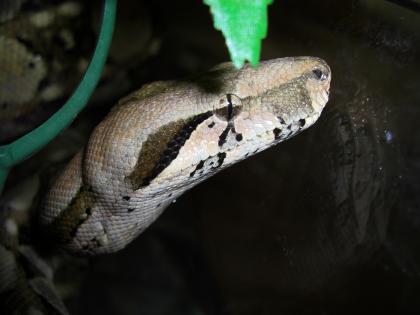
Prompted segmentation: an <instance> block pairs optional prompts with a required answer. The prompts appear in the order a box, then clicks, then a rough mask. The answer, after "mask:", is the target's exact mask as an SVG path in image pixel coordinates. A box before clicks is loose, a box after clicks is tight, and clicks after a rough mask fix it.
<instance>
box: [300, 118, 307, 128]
mask: <svg viewBox="0 0 420 315" xmlns="http://www.w3.org/2000/svg"><path fill="white" fill-rule="evenodd" d="M305 123H306V121H305V119H303V118H302V119H299V126H300V127H303V126H305Z"/></svg>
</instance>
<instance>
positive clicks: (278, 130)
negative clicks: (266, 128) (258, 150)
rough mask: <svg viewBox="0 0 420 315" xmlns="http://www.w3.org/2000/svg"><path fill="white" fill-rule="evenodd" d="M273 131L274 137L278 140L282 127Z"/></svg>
mask: <svg viewBox="0 0 420 315" xmlns="http://www.w3.org/2000/svg"><path fill="white" fill-rule="evenodd" d="M273 133H274V139H276V140H277V139H278V138H280V135H281V129H280V128H274V130H273Z"/></svg>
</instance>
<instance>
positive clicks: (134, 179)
mask: <svg viewBox="0 0 420 315" xmlns="http://www.w3.org/2000/svg"><path fill="white" fill-rule="evenodd" d="M212 115H213V113H212V112H210V111H209V112H206V113H203V114H199V115H196V116H194V117H192V118H190V119H188V120H179V121H176V122H172V123H169V124H167V125H165V126H162V127H161V128H159V129H158V131H157V132H156V133H154V134H152V135H150V136H149V138H148V139H147V140H146V141H145V142H144V143H143V146H142V148H141V151H140V154H139V157H138V159H137V164H136V166H135V168H134V171H133V172H132V173H131V174H130V175H129V176H128V177H127V180H128V181H129V182H130V183H131V185H132V186H133V189H134V190H137V189H139V188H141V187H145V186H147V185H148V184H149V183H150V182H151V181H152V180H153V179H154V178H155V177H157V176H158V175H159V174H160V173H161V172H162V171H163V170H164V169H165V168H167V167H168V166H169V165H170V164H171V162H172V161H173V160H174V159H176V157H177V156H178V153H179V151H180V150H181V148H182V147H183V146H184V144H185V142H186V141H187V140H188V139H189V138H190V136H191V134H192V133H193V132H194V130H195V129H196V128H197V127H198V125H199V124H201V123H202V122H203V121H204V120H206V119H207V118H209V117H211V116H212Z"/></svg>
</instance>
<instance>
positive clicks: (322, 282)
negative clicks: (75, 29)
mask: <svg viewBox="0 0 420 315" xmlns="http://www.w3.org/2000/svg"><path fill="white" fill-rule="evenodd" d="M393 2H394V3H393ZM89 10H90V11H89V12H90V13H89V14H91V15H89V16H90V17H93V18H91V19H90V25H93V26H92V31H91V33H92V36H94V34H95V26H94V25H95V16H96V17H98V16H99V12H100V3H97V5H93V6H92V7H89ZM419 12H420V2H417V1H392V2H391V1H380V0H371V1H368V0H365V1H362V0H359V1H357V0H352V1H349V0H345V1H334V0H317V1H315V0H313V1H312V0H305V1H296V0H276V1H274V3H273V4H272V5H270V6H269V30H268V36H267V38H266V39H265V40H264V41H263V44H262V59H270V58H277V57H285V56H297V55H313V56H318V57H321V58H323V59H324V60H326V61H327V62H328V63H329V65H330V67H331V69H332V87H331V94H330V95H331V98H330V101H329V103H328V104H327V106H326V108H325V110H324V112H323V114H322V116H321V118H320V120H319V121H318V122H317V123H316V124H315V126H313V127H311V128H310V129H309V130H307V131H306V132H304V133H303V134H301V135H299V136H297V137H296V138H293V139H291V140H289V141H287V142H285V143H282V144H280V145H278V146H277V147H275V148H272V149H269V150H267V151H265V152H262V153H260V154H258V155H257V156H255V157H252V158H249V159H247V160H246V161H244V162H241V163H239V164H237V165H235V166H233V167H231V168H229V169H228V170H226V171H224V172H222V173H221V174H218V175H217V176H214V177H213V178H211V179H209V180H208V181H207V182H205V183H203V184H201V185H199V186H198V187H196V188H194V189H192V190H191V191H190V192H188V193H186V194H185V195H184V196H182V198H180V199H179V200H177V202H176V203H175V204H173V205H172V206H170V207H169V208H168V209H167V210H166V212H165V213H164V214H163V215H162V217H161V218H160V219H159V220H158V221H157V222H156V223H155V224H153V225H152V226H151V227H150V228H149V229H148V230H147V231H146V232H145V233H144V234H142V235H141V236H140V237H139V238H138V239H137V240H136V241H134V242H133V243H132V244H130V245H129V246H128V247H127V248H126V249H125V250H123V251H121V252H119V253H116V254H113V255H106V256H102V257H98V258H93V259H91V260H89V261H79V260H76V262H74V261H72V260H71V259H70V262H69V264H70V265H71V266H70V267H66V268H63V267H61V268H59V269H58V270H57V276H56V278H55V281H56V285H57V288H58V291H59V292H61V293H60V294H61V296H63V297H64V301H65V302H66V304H67V306H68V308H69V310H70V312H71V313H72V314H92V313H95V314H153V315H154V314H156V315H158V314H168V315H172V314H185V315H188V314H191V315H193V314H194V315H195V314H229V315H230V314H355V313H356V314H379V313H382V314H418V313H420V265H419V264H420V257H419V256H420V254H419V253H420V243H419V240H420V188H419V175H420V145H419V144H420V132H419V130H418V120H419V119H420V110H419V106H420V89H419V84H420V75H419V71H420V53H419V50H420V33H419V31H418V30H419V29H420V13H419ZM116 27H117V29H116V32H115V37H114V41H113V46H112V49H111V53H110V57H109V62H108V70H107V71H108V72H109V73H110V75H108V76H106V75H105V76H104V78H103V80H102V82H101V86H100V87H99V89H98V91H97V93H96V94H95V96H94V98H93V100H92V102H91V104H90V105H89V106H88V108H87V109H86V110H85V111H84V113H83V114H82V115H81V116H80V117H79V118H78V120H77V121H76V122H75V124H74V125H73V127H72V129H71V130H73V131H71V132H74V133H75V134H76V135H77V136H75V137H76V139H77V140H74V141H73V144H74V143H76V144H79V143H80V144H81V143H83V141H84V139H86V138H85V137H86V136H85V135H86V134H87V133H88V131H89V130H90V129H91V128H93V127H94V125H95V124H96V123H97V122H98V121H99V120H100V118H101V117H103V116H104V115H105V114H106V113H107V111H108V110H109V108H110V107H111V106H112V105H113V104H114V103H115V101H116V100H117V99H118V98H119V97H121V96H123V95H124V94H126V93H127V92H129V91H131V90H134V89H136V88H138V87H140V86H141V85H142V84H144V83H146V82H150V81H154V80H164V79H176V78H181V77H183V76H188V75H192V74H196V73H198V72H202V71H205V70H206V69H208V68H210V67H212V66H213V65H215V64H217V63H219V62H223V61H226V60H228V59H229V58H228V53H227V49H226V47H225V45H224V39H223V37H222V35H221V33H220V32H218V31H216V30H215V29H214V28H213V27H212V20H211V17H210V15H209V10H208V7H207V6H205V5H204V4H202V3H201V1H198V0H188V1H147V2H146V1H128V0H126V1H119V11H118V20H117V25H116ZM86 36H87V35H86ZM58 104H59V102H57V105H56V106H58ZM41 112H42V111H41ZM47 112H48V111H44V112H43V113H44V114H38V115H39V117H43V115H47V114H45V113H47ZM40 119H41V118H40ZM23 124H25V121H24V123H23ZM14 136H15V135H12V134H11V135H10V138H13V137H14ZM66 136H67V137H68V133H67V135H66V134H64V135H62V138H61V139H66V138H65V137H66ZM57 142H59V141H57ZM57 146H58V144H55V147H54V146H53V147H52V148H49V149H47V150H45V151H44V152H43V153H42V152H41V153H40V155H38V156H42V154H44V156H48V154H51V153H49V152H51V150H53V148H56V147H57ZM74 146H75V147H77V145H74ZM70 151H71V150H70ZM34 159H36V157H35V158H34ZM38 159H40V158H39V157H38ZM32 163H33V164H32V165H36V163H35V162H32ZM30 167H31V162H28V163H26V165H23V166H21V168H20V169H17V170H15V171H14V173H13V174H12V176H11V178H10V179H9V185H12V186H13V185H15V184H16V183H18V182H19V180H20V179H21V178H22V175H21V174H22V173H24V172H27V170H28V169H30ZM32 167H34V166H32ZM75 270H77V271H75ZM75 274H78V275H79V276H78V277H75V276H74V275H75ZM75 279H76V280H77V281H76V280H75ZM72 280H73V281H72ZM73 282H74V283H73ZM75 283H76V284H75ZM66 286H67V288H68V287H70V288H71V287H72V286H74V287H75V288H77V289H73V290H71V289H70V290H67V291H66V290H64V289H63V288H66ZM63 292H67V295H66V294H64V293H63ZM68 292H70V293H68Z"/></svg>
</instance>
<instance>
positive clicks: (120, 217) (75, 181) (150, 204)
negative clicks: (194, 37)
mask: <svg viewBox="0 0 420 315" xmlns="http://www.w3.org/2000/svg"><path fill="white" fill-rule="evenodd" d="M330 79H331V73H330V69H329V67H328V65H327V64H326V63H325V62H324V61H323V60H321V59H319V58H315V57H291V58H281V59H274V60H269V61H264V62H262V63H261V64H260V65H259V66H258V68H252V67H250V66H245V67H244V68H242V69H241V70H235V69H234V68H233V66H232V65H231V64H230V63H225V64H222V65H220V66H218V67H216V68H214V69H212V70H211V71H209V72H208V73H205V74H204V75H202V76H200V77H198V78H196V79H194V80H191V81H169V82H155V83H152V84H149V85H147V86H144V87H143V88H142V89H140V90H139V91H137V92H135V93H133V94H131V95H129V96H128V97H126V98H124V99H122V100H121V101H120V102H119V104H118V105H117V106H116V107H115V108H114V109H113V110H112V111H111V112H110V113H109V114H108V116H107V117H106V118H105V119H104V120H103V121H102V122H101V123H100V124H99V125H98V126H97V127H96V129H95V130H94V132H93V133H92V135H91V136H90V138H89V141H88V143H87V145H86V147H85V148H84V149H83V150H82V151H80V152H79V153H78V154H77V155H76V156H75V157H74V158H73V159H72V160H71V162H70V163H69V164H68V165H67V167H66V168H65V169H64V171H63V172H62V173H61V175H60V176H59V177H58V179H57V180H56V182H55V183H54V185H53V186H52V188H51V189H50V191H49V192H48V194H47V196H46V199H45V203H44V207H43V210H42V211H41V223H42V224H43V225H45V226H47V227H48V228H49V229H50V230H51V231H52V232H53V234H54V235H55V236H56V237H57V238H58V240H59V241H60V242H62V243H63V245H64V246H65V247H66V248H67V249H69V250H70V251H72V252H77V253H83V254H88V255H93V254H99V253H109V252H114V251H117V250H120V249H121V248H123V247H125V246H126V245H127V244H128V243H129V242H130V241H131V240H133V239H134V238H135V237H136V236H138V235H139V234H140V233H141V232H142V231H143V230H144V229H145V228H147V227H148V226H149V225H150V224H151V223H152V222H153V221H154V220H156V218H157V217H158V216H159V215H160V214H161V213H162V211H163V210H164V209H165V208H166V207H167V206H168V205H169V204H170V203H171V202H172V201H173V200H174V199H175V198H177V197H179V196H180V195H181V194H183V193H184V192H185V191H186V190H188V189H190V188H191V187H193V186H195V185H197V184H198V183H200V182H201V181H203V180H205V179H206V178H208V177H210V176H212V175H213V174H215V173H216V172H218V171H220V170H222V169H224V168H225V167H227V166H229V165H232V164H233V163H235V162H238V161H240V160H243V159H244V158H246V157H248V156H251V155H253V154H255V153H257V152H259V151H261V150H264V149H266V148H268V147H270V146H272V145H275V144H277V143H279V142H282V141H284V140H286V139H288V138H290V137H291V136H293V135H295V134H297V133H298V132H300V131H302V130H304V129H306V128H308V127H309V126H311V125H312V124H313V123H314V122H315V121H316V120H317V119H318V117H319V115H320V114H321V111H322V109H323V108H324V106H325V104H326V102H327V100H328V93H329V92H328V91H329V86H330Z"/></svg>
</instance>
